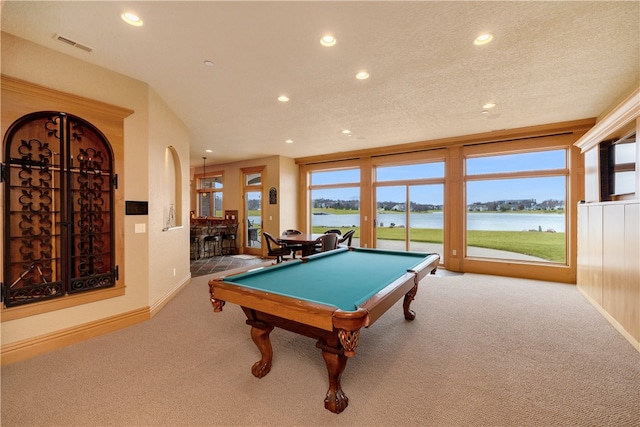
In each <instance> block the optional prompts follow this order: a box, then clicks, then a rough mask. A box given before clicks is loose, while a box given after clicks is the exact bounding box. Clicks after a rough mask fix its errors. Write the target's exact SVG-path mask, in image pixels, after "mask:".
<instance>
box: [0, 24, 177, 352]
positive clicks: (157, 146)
mask: <svg viewBox="0 0 640 427" xmlns="http://www.w3.org/2000/svg"><path fill="white" fill-rule="evenodd" d="M1 43H2V68H1V71H2V74H3V75H6V76H9V77H14V78H17V79H21V80H25V81H28V82H31V83H35V84H38V85H42V86H45V87H48V88H51V89H55V90H57V91H61V92H66V93H70V94H73V95H78V96H82V97H85V98H89V99H92V100H96V101H100V102H104V103H108V104H111V105H115V106H119V107H123V108H127V109H130V110H133V114H131V115H130V116H128V117H127V118H126V119H125V121H124V168H123V172H122V173H121V176H119V188H118V190H117V193H118V192H120V196H123V198H124V200H148V201H149V206H150V210H149V216H125V218H124V246H123V247H122V246H120V248H121V250H124V265H123V266H122V265H121V266H120V270H121V277H122V278H123V279H121V280H124V281H125V283H124V286H125V293H124V295H123V296H120V297H116V298H110V299H105V300H102V301H97V302H92V303H87V304H82V305H78V306H74V307H70V308H66V309H62V310H56V311H51V312H47V313H42V314H37V315H33V316H29V317H25V318H20V319H16V320H11V321H4V322H2V346H3V350H4V348H5V346H6V345H8V344H11V343H16V342H21V341H25V340H30V339H34V338H36V337H44V336H47V337H51V336H53V335H54V334H55V333H58V334H61V331H67V332H68V331H73V330H75V329H77V328H81V327H82V325H86V324H91V323H96V322H103V323H104V322H105V319H114V318H117V317H118V316H126V313H131V312H144V311H145V310H146V311H147V312H148V311H149V307H153V306H157V305H158V304H159V303H160V302H161V301H162V300H163V299H166V298H167V297H168V294H169V293H170V292H171V291H172V290H173V289H176V288H177V287H179V286H180V285H181V284H183V283H184V282H185V280H188V274H189V273H188V271H189V252H188V236H187V234H188V227H185V228H184V229H182V230H176V231H175V232H171V233H168V232H162V230H161V227H160V226H159V222H158V221H160V222H162V219H161V218H162V216H161V215H160V219H158V212H157V209H156V205H155V200H156V199H157V197H158V192H159V191H161V186H160V185H159V184H158V183H159V182H160V180H161V179H162V177H161V172H162V171H163V167H162V164H163V162H164V148H165V147H166V145H168V144H171V145H173V146H174V147H175V148H176V151H177V152H178V153H179V155H180V158H181V160H182V161H183V162H187V161H188V160H187V159H188V150H189V136H188V131H187V129H186V127H185V126H184V124H183V123H181V122H180V120H179V119H178V118H177V116H176V115H175V114H174V113H173V112H172V111H171V110H170V109H169V107H168V106H167V105H166V104H165V103H164V102H163V101H162V100H161V99H160V98H159V97H158V96H157V94H156V93H155V92H154V91H153V90H152V89H151V88H150V87H149V86H148V85H147V84H145V83H143V82H140V81H138V80H135V79H131V78H129V77H125V76H123V75H121V74H118V73H114V72H111V71H109V70H107V69H104V68H100V67H97V66H94V65H91V64H88V63H86V62H83V61H80V60H78V59H75V58H73V57H70V56H67V55H63V54H60V53H57V52H55V51H53V50H50V49H47V48H44V47H42V46H39V45H36V44H34V43H31V42H28V41H26V40H23V39H20V38H16V37H14V36H11V35H9V34H6V33H2V39H1ZM2 108H3V109H4V105H3V106H2ZM9 124H10V123H3V124H2V125H3V129H6V127H7V126H8V125H9ZM182 171H183V172H182V182H183V191H182V196H183V198H184V199H185V200H184V203H183V210H184V211H183V214H182V215H183V217H184V218H187V217H188V210H187V208H188V182H189V178H188V166H186V165H185V166H184V167H183V169H182ZM116 197H118V195H117V196H116ZM136 223H144V224H145V226H146V230H147V232H146V233H140V234H136V233H134V226H135V224H136ZM0 226H1V224H0ZM119 245H122V243H120V244H119ZM168 247H171V248H172V250H168V249H167V248H168ZM176 247H177V248H182V247H183V248H184V250H175V248H176ZM0 250H2V249H1V248H0ZM1 255H2V254H1V253H0V256H1ZM160 266H162V268H160ZM174 267H175V268H176V275H173V268H174ZM166 270H169V271H170V272H171V274H166V273H167V271H166Z"/></svg>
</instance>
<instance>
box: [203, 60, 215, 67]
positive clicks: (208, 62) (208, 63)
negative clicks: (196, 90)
mask: <svg viewBox="0 0 640 427" xmlns="http://www.w3.org/2000/svg"><path fill="white" fill-rule="evenodd" d="M204 65H206V66H207V67H213V61H209V60H208V59H207V60H206V61H204Z"/></svg>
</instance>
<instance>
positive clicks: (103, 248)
mask: <svg viewBox="0 0 640 427" xmlns="http://www.w3.org/2000/svg"><path fill="white" fill-rule="evenodd" d="M87 127H88V128H89V129H87ZM4 142H5V150H6V151H5V152H6V156H5V158H6V159H7V167H6V168H7V172H6V175H7V179H6V182H7V184H8V185H7V187H6V192H7V195H6V199H5V200H6V203H5V218H6V221H5V227H6V228H5V236H6V240H7V241H6V243H5V249H6V250H5V266H6V268H5V283H7V284H8V286H6V287H5V293H4V301H5V304H6V305H7V306H13V305H20V304H25V303H28V302H35V301H40V300H43V299H50V298H57V297H60V296H63V295H65V294H67V293H73V292H80V291H86V290H90V289H96V288H104V287H109V286H113V285H115V281H116V274H115V263H114V260H113V247H112V246H113V241H114V240H113V230H112V226H113V209H112V205H113V194H112V191H113V189H112V182H113V179H112V178H113V172H112V160H111V151H110V147H109V145H108V141H106V139H104V137H103V136H102V135H101V134H100V133H99V131H97V130H95V128H94V127H93V126H91V125H90V124H88V123H87V122H85V121H83V120H82V119H79V118H77V117H74V116H71V115H67V114H64V113H47V112H42V113H33V114H30V115H27V116H25V117H23V118H21V119H19V120H18V121H16V122H15V123H14V124H13V125H12V126H11V127H10V128H9V130H8V131H7V135H6V136H5V141H4ZM74 161H75V164H74Z"/></svg>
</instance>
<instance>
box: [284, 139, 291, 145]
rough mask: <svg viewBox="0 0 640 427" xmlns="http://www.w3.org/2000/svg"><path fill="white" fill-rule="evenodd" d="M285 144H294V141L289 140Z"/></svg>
mask: <svg viewBox="0 0 640 427" xmlns="http://www.w3.org/2000/svg"><path fill="white" fill-rule="evenodd" d="M285 142H286V143H287V144H293V139H287V140H286V141H285Z"/></svg>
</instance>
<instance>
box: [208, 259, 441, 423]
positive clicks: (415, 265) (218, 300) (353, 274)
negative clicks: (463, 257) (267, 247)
mask: <svg viewBox="0 0 640 427" xmlns="http://www.w3.org/2000/svg"><path fill="white" fill-rule="evenodd" d="M439 261H440V256H439V255H438V254H426V253H416V252H399V251H387V250H377V249H365V248H339V249H336V250H333V251H329V252H323V253H320V254H316V255H311V256H308V257H304V258H302V259H297V260H291V261H287V262H286V263H282V264H277V265H274V266H270V267H266V268H260V269H256V270H254V271H248V272H245V273H241V274H237V275H233V276H228V277H221V278H217V279H214V280H210V281H209V292H210V295H211V303H212V304H213V308H214V312H220V311H222V308H223V306H224V305H225V302H229V303H233V304H237V305H239V306H240V307H242V310H243V311H244V313H245V315H246V317H247V321H246V323H247V324H248V325H250V326H251V338H252V340H253V342H254V343H255V344H256V346H257V347H258V349H259V350H260V354H261V359H260V360H259V361H257V362H256V363H255V364H254V365H253V366H252V368H251V372H252V374H253V375H254V376H256V377H257V378H262V377H264V376H265V375H267V374H268V373H269V371H270V370H271V361H272V356H273V350H272V347H271V341H270V339H269V334H270V333H271V331H272V330H273V328H274V327H279V328H282V329H286V330H288V331H292V332H295V333H298V334H302V335H304V336H307V337H311V338H314V339H317V340H318V342H317V344H316V346H317V347H318V348H320V349H321V350H322V356H323V358H324V361H325V363H326V365H327V372H328V375H329V390H328V391H327V394H326V397H325V399H324V405H325V408H326V409H328V410H330V411H332V412H335V413H340V412H342V411H343V410H344V409H345V408H346V407H347V405H348V403H349V399H348V398H347V396H346V395H345V393H344V392H343V391H342V387H341V385H340V377H341V375H342V372H343V371H344V369H345V367H346V364H347V358H348V357H352V356H354V355H355V352H356V348H357V346H358V340H359V337H360V329H361V328H363V327H368V326H371V325H372V324H373V323H374V322H375V321H376V320H377V319H378V318H379V317H380V316H382V315H383V314H384V313H385V312H386V311H387V310H388V309H389V308H391V307H392V306H393V305H395V303H396V302H397V301H398V300H399V299H400V298H401V297H404V303H403V310H404V317H405V319H407V320H413V319H414V318H415V313H414V312H413V311H412V310H411V309H410V304H411V302H412V301H413V299H414V297H415V295H416V292H417V290H418V282H419V281H420V280H421V279H422V278H424V277H425V276H426V275H427V274H429V273H432V274H434V273H435V270H436V268H437V266H438V264H439Z"/></svg>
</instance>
